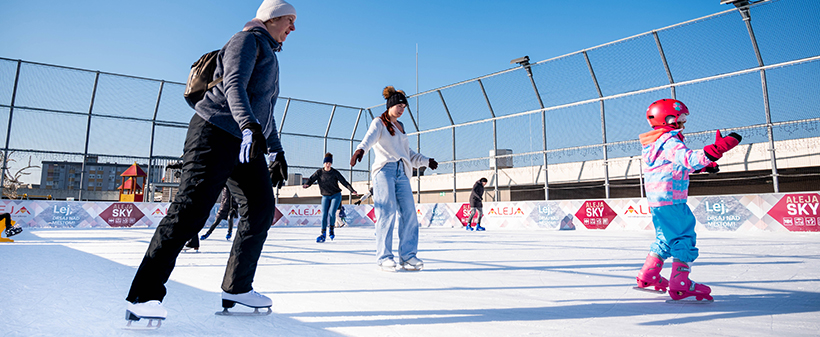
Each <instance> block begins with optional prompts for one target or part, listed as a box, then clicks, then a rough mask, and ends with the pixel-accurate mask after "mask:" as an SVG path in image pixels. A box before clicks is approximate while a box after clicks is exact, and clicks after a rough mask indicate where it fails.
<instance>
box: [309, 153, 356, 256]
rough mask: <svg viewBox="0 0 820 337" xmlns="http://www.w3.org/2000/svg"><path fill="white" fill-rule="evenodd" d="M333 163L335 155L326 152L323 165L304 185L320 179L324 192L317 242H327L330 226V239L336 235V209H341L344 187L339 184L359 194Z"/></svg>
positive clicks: (321, 188) (321, 189) (320, 187)
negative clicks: (320, 227) (319, 233)
mask: <svg viewBox="0 0 820 337" xmlns="http://www.w3.org/2000/svg"><path fill="white" fill-rule="evenodd" d="M331 165H333V155H332V154H330V153H326V154H325V159H324V162H323V163H322V166H323V167H322V168H320V169H318V170H316V172H315V173H313V175H311V176H310V178H308V181H307V183H305V184H304V185H302V187H303V188H308V187H310V185H313V183H314V182H317V181H318V183H319V191H320V192H321V193H322V235H319V237H317V238H316V242H318V243H322V242H325V238H326V235H325V234H326V233H327V228H328V226H329V227H330V239H331V240H333V238H334V237H336V235H335V233H333V228H334V226H335V224H336V210H338V209H339V206H340V205H341V203H342V189H341V188H339V184H340V183H341V184H342V186H344V187H346V188H347V189H348V190H350V192H351V193H353V195H358V193H356V190H354V189H353V186H350V183H349V182H347V180H345V177H344V176H342V174H341V173H339V171H336V169H335V168H333V167H331Z"/></svg>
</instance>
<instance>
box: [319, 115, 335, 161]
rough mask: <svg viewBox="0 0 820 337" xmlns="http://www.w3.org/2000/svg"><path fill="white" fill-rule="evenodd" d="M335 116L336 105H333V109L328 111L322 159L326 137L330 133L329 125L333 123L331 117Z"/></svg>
mask: <svg viewBox="0 0 820 337" xmlns="http://www.w3.org/2000/svg"><path fill="white" fill-rule="evenodd" d="M335 114H336V104H333V109H331V110H330V118H328V120H327V128H326V129H325V138H324V141H325V147H324V149H323V150H322V156H323V157H324V154H325V153H327V135H328V134H329V133H330V124H331V123H333V115H335Z"/></svg>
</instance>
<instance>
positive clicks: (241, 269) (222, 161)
mask: <svg viewBox="0 0 820 337" xmlns="http://www.w3.org/2000/svg"><path fill="white" fill-rule="evenodd" d="M295 20H296V10H295V9H294V8H293V6H291V5H290V4H288V3H287V2H285V1H283V0H264V1H263V3H262V5H261V6H260V7H259V9H258V11H257V13H256V17H255V18H254V19H253V20H251V21H250V22H248V23H247V24H246V25H245V28H244V29H243V31H241V32H239V33H236V34H235V35H234V36H233V37H232V38H231V39H230V41H228V43H227V44H226V45H225V46H224V47H223V48H222V49H221V50H220V51H219V54H218V60H217V67H216V71H215V73H214V79H216V78H219V77H222V78H223V80H222V82H221V83H219V84H217V85H216V86H215V87H214V88H213V89H211V90H210V91H208V92H207V93H206V94H205V97H204V98H203V99H202V100H201V101H199V102H198V103H197V105H196V114H194V116H193V118H191V121H190V123H189V125H188V134H187V137H186V139H185V147H184V150H183V151H184V152H183V156H182V158H183V166H182V175H181V179H180V186H179V193H178V194H177V195H176V197H175V198H174V201H173V202H172V203H171V206H170V207H169V208H168V214H167V215H166V216H165V218H163V219H162V221H161V222H160V224H159V226H158V227H157V230H156V232H154V236H153V238H152V239H151V243H150V245H149V246H148V250H147V251H146V253H145V256H144V258H143V260H142V263H141V264H140V267H139V269H138V270H137V273H136V275H135V276H134V280H133V282H132V283H131V289H130V291H129V293H128V297H127V298H126V300H127V301H128V306H127V309H126V318H127V319H128V320H139V319H140V318H148V319H151V320H153V319H159V320H161V319H165V316H166V315H167V312H166V310H165V309H164V308H163V307H162V303H161V302H162V300H163V298H164V297H165V293H166V289H165V285H164V284H165V282H167V281H168V278H169V277H170V275H171V272H172V271H173V269H174V263H175V261H176V258H177V256H178V255H179V253H180V251H181V250H182V247H183V245H184V244H185V242H186V241H188V240H189V239H191V238H192V237H194V236H195V235H197V234H198V233H199V231H200V230H201V229H202V227H203V226H204V225H205V221H207V219H208V216H209V212H210V210H211V208H212V207H213V205H214V203H215V202H216V200H217V197H218V196H219V193H220V191H221V190H222V188H223V186H226V185H227V187H228V189H230V192H231V194H232V195H233V196H234V197H235V198H236V200H237V202H238V203H239V214H240V220H239V223H238V225H237V229H236V238H235V240H234V242H233V247H232V248H231V253H230V257H229V259H228V265H227V267H226V269H225V276H224V278H223V281H222V290H223V291H222V305H223V307H225V308H226V309H227V308H229V307H233V306H234V304H235V303H240V304H243V305H245V306H248V307H253V308H268V313H269V312H270V307H271V305H272V301H271V299H270V298H268V297H267V296H265V295H262V294H259V293H257V292H256V291H254V290H253V287H252V283H253V277H254V274H255V273H256V266H257V261H258V260H259V256H260V254H261V252H262V246H263V245H264V243H265V239H266V238H267V232H268V229H270V226H271V224H272V222H273V212H274V206H275V205H274V198H273V190H272V188H271V184H274V185H281V183H282V181H284V179H285V178H286V177H287V162H286V161H285V156H284V151H283V149H282V145H281V144H280V142H279V137H278V134H277V132H276V124H275V122H274V117H273V111H274V109H273V107H274V104H275V103H276V100H277V97H278V96H279V63H278V61H277V58H276V54H274V53H275V52H277V51H280V50H281V47H282V43H283V42H284V41H285V39H286V38H287V36H288V34H289V33H290V32H292V31H294V30H295V29H296V27H295V24H294V22H295ZM268 153H270V157H269V160H270V162H271V164H270V167H266V161H265V154H268Z"/></svg>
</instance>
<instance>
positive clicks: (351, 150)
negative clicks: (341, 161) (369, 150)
mask: <svg viewBox="0 0 820 337" xmlns="http://www.w3.org/2000/svg"><path fill="white" fill-rule="evenodd" d="M362 112H364V109H359V114H358V115H357V116H356V123H355V124H354V125H353V132H351V133H350V157H351V158H352V157H353V139H354V138H356V131H357V130H358V129H359V120H361V119H362ZM348 164H349V163H348ZM349 177H350V179H349V181H350V183H351V184H353V166H351V167H350V175H349ZM348 192H349V191H348ZM350 193H351V194H350V198H348V200H347V201H348V202H347V204H348V205H350V204H352V203H353V194H352V193H353V192H350Z"/></svg>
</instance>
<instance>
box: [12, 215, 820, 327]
mask: <svg viewBox="0 0 820 337" xmlns="http://www.w3.org/2000/svg"><path fill="white" fill-rule="evenodd" d="M318 231H319V230H318V228H316V227H309V228H305V227H302V228H287V227H282V228H276V227H274V228H272V229H271V230H270V234H269V237H268V240H267V243H266V244H265V248H264V251H263V254H262V258H261V259H260V261H259V269H258V270H257V273H256V278H255V282H254V288H255V289H256V290H257V291H259V292H261V293H263V294H266V295H267V296H270V297H271V298H272V299H273V302H274V305H273V310H274V312H273V314H272V315H270V316H261V317H223V316H216V315H214V312H216V311H219V310H221V307H220V292H221V289H220V285H221V280H222V275H223V273H224V267H225V262H226V260H227V256H228V250H229V247H230V242H228V241H226V240H225V239H224V234H225V230H224V229H218V230H217V231H216V232H215V233H214V234H213V235H212V236H211V238H210V239H208V240H205V241H202V247H201V252H200V253H197V254H191V253H183V254H181V255H180V256H179V258H178V259H177V264H176V269H175V270H174V272H173V274H172V275H171V279H170V280H169V282H168V283H167V288H168V295H167V296H166V297H165V300H164V303H163V304H164V306H165V307H166V308H167V309H168V319H167V320H165V321H164V323H163V325H162V328H160V329H159V330H157V331H151V332H145V331H127V330H123V329H122V327H124V326H125V323H126V321H125V305H126V301H125V296H126V293H127V292H128V288H129V286H130V284H131V279H132V277H133V276H134V272H135V270H136V267H137V266H138V265H139V263H140V260H141V259H142V255H143V254H144V253H145V249H146V248H147V246H148V242H149V240H150V238H151V235H152V234H153V230H151V229H98V230H32V229H28V230H26V231H25V232H23V233H22V234H20V235H18V236H15V237H13V238H14V239H16V242H14V243H2V244H0V253H2V258H0V336H145V335H151V336H583V335H593V336H602V335H606V336H650V335H652V336H818V335H820V235H818V233H769V232H759V233H739V232H701V233H699V237H698V247H699V248H700V253H701V255H700V258H699V259H698V260H697V261H696V263H695V264H694V265H693V272H692V275H691V277H692V279H693V280H695V281H697V282H702V283H705V284H707V285H709V286H711V287H712V293H713V295H714V297H715V302H714V303H712V304H704V305H699V304H668V303H665V300H666V299H667V298H668V297H667V295H658V294H650V293H645V292H639V291H635V290H632V286H633V285H634V283H635V275H636V274H637V273H638V270H639V269H640V267H641V265H642V263H643V261H644V258H645V256H646V253H647V251H648V247H649V245H650V243H651V242H652V235H653V233H652V232H651V231H546V230H497V231H487V232H482V233H477V232H466V231H462V230H458V229H451V228H446V229H445V228H436V229H433V228H424V229H422V230H421V237H420V244H419V255H418V256H419V257H420V258H422V259H423V260H424V262H425V267H424V270H423V271H421V272H400V273H388V272H384V271H380V270H379V269H378V268H377V266H376V261H375V258H374V250H375V238H374V235H373V230H372V228H361V227H359V228H340V229H338V230H337V237H336V240H335V241H332V242H327V243H324V244H317V243H316V242H315V237H316V236H317V235H318ZM394 244H395V242H394ZM669 266H671V262H670V261H667V265H666V267H667V268H665V269H664V273H663V274H664V275H665V276H667V277H668V275H669ZM137 324H144V321H141V322H137Z"/></svg>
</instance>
